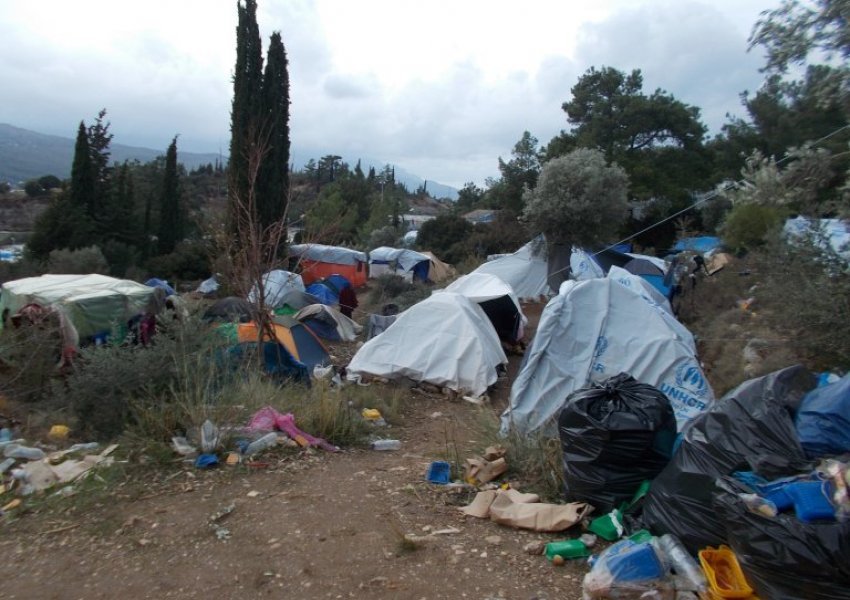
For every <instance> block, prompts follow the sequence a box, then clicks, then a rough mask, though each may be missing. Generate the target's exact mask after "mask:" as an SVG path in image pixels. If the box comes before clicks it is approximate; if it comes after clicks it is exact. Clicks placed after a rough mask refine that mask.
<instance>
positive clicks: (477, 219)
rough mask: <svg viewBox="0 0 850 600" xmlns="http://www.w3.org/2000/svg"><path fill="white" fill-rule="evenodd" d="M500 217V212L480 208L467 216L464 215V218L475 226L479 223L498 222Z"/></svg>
mask: <svg viewBox="0 0 850 600" xmlns="http://www.w3.org/2000/svg"><path fill="white" fill-rule="evenodd" d="M498 215H499V211H498V210H490V209H486V208H479V209H476V210H473V211H471V212H468V213H466V214H465V215H463V218H464V219H466V220H467V221H469V222H470V223H472V224H473V225H478V224H479V223H492V222H493V221H495V220H496V217H497V216H498Z"/></svg>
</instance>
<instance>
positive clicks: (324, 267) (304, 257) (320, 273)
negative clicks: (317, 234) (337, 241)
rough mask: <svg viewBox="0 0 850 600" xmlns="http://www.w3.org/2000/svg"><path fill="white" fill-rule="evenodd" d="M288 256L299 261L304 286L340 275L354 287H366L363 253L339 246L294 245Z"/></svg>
mask: <svg viewBox="0 0 850 600" xmlns="http://www.w3.org/2000/svg"><path fill="white" fill-rule="evenodd" d="M289 255H290V256H293V257H297V258H298V259H299V263H300V268H301V278H302V279H303V280H304V285H310V284H311V283H313V282H314V281H317V280H319V279H325V278H327V277H329V276H330V275H342V276H343V277H345V278H346V279H348V281H350V282H351V285H353V286H354V287H360V286H362V285H366V278H367V277H368V275H369V270H368V258H367V256H366V253H365V252H359V251H357V250H351V249H349V248H343V247H341V246H325V245H323V244H295V245H292V246H290V247H289Z"/></svg>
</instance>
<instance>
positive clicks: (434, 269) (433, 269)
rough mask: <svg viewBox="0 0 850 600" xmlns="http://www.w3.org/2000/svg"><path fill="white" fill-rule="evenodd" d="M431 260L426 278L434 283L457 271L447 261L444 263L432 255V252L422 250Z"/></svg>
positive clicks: (447, 277) (449, 276) (453, 274)
mask: <svg viewBox="0 0 850 600" xmlns="http://www.w3.org/2000/svg"><path fill="white" fill-rule="evenodd" d="M422 254H424V255H425V256H427V257H428V259H429V260H430V261H431V266H430V267H429V268H428V279H430V280H431V281H433V282H434V283H440V282H441V281H445V280H446V279H449V278H451V277H454V276H455V275H456V274H457V272H456V271H455V268H454V267H453V266H451V265H450V264H448V263H444V262H443V261H441V260H440V259H439V258H437V257H436V256H434V253H433V252H422Z"/></svg>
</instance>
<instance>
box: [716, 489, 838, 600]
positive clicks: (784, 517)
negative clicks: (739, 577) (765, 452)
mask: <svg viewBox="0 0 850 600" xmlns="http://www.w3.org/2000/svg"><path fill="white" fill-rule="evenodd" d="M720 485H721V486H722V487H723V488H724V489H723V490H722V491H720V492H718V493H717V494H715V496H714V507H715V510H716V511H717V514H718V516H719V517H720V519H721V521H722V523H723V526H724V531H725V532H726V537H727V539H728V540H729V545H730V546H731V547H732V549H733V550H734V551H735V554H736V555H737V557H738V562H740V563H741V568H742V569H743V571H744V575H745V576H746V577H747V581H748V582H749V584H750V585H751V586H752V587H753V588H754V589H755V590H756V592H757V594H758V596H759V597H761V598H782V599H783V600H786V599H789V600H790V599H799V600H827V599H835V598H838V599H841V598H844V599H847V600H850V521H846V522H832V523H803V522H801V521H800V520H798V519H797V518H796V516H794V514H793V512H792V513H789V514H779V515H777V516H776V517H772V518H771V517H765V516H763V515H757V514H753V513H751V512H750V511H749V510H747V507H746V505H745V504H744V502H743V500H741V499H740V498H739V497H738V495H737V494H736V493H734V490H733V488H734V486H735V482H734V481H728V482H727V481H724V482H722V483H721V484H720Z"/></svg>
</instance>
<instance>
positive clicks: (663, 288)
mask: <svg viewBox="0 0 850 600" xmlns="http://www.w3.org/2000/svg"><path fill="white" fill-rule="evenodd" d="M638 277H642V278H643V279H645V280H646V281H648V282H649V283H650V284H652V287H654V288H655V289H656V290H658V291H659V292H661V295H662V296H664V297H665V298H667V299H668V300H669V299H670V293H671V292H672V291H673V288H672V287H670V286H668V285H664V275H638Z"/></svg>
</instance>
